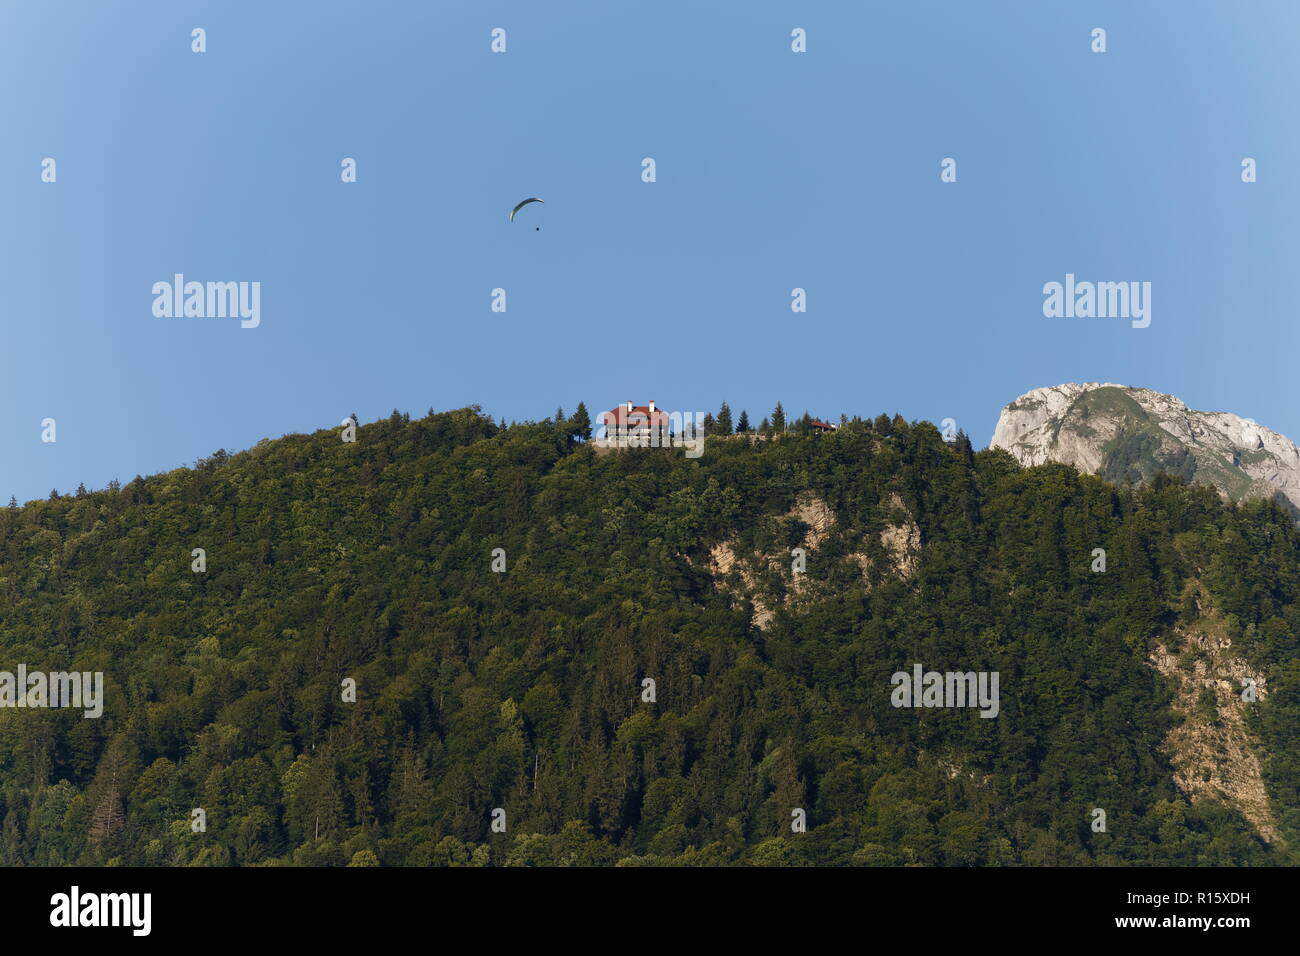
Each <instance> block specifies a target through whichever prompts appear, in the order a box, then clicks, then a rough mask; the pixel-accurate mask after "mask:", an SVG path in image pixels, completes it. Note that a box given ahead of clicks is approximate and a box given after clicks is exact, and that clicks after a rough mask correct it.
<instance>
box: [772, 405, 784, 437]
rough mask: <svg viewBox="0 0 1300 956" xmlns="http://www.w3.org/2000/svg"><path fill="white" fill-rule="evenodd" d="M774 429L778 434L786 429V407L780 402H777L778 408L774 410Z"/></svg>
mask: <svg viewBox="0 0 1300 956" xmlns="http://www.w3.org/2000/svg"><path fill="white" fill-rule="evenodd" d="M772 431H774V432H776V433H777V434H778V435H779V434H781V432H783V431H785V409H784V408H782V407H781V403H780V402H777V403H776V408H774V409H773V410H772Z"/></svg>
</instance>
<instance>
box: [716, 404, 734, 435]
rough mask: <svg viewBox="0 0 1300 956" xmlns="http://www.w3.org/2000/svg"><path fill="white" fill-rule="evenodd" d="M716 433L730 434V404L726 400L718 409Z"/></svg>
mask: <svg viewBox="0 0 1300 956" xmlns="http://www.w3.org/2000/svg"><path fill="white" fill-rule="evenodd" d="M717 433H718V434H719V435H730V434H731V406H730V405H728V404H727V403H726V402H723V403H722V407H721V408H720V409H718V421H717Z"/></svg>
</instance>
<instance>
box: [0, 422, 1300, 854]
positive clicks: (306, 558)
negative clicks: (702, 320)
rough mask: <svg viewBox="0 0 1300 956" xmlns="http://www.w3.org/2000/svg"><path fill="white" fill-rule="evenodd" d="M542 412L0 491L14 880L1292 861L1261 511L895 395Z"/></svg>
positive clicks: (1292, 550)
mask: <svg viewBox="0 0 1300 956" xmlns="http://www.w3.org/2000/svg"><path fill="white" fill-rule="evenodd" d="M557 419H558V420H552V421H541V422H536V423H525V424H519V425H511V426H510V427H508V428H505V427H498V426H497V425H496V424H494V423H493V422H492V421H491V420H490V419H489V418H488V417H486V416H484V415H482V414H481V413H480V412H479V411H478V410H477V409H476V408H467V409H460V410H457V411H452V412H444V413H437V414H435V413H432V412H430V414H429V415H428V416H426V417H423V418H416V419H412V418H408V417H407V416H405V415H402V414H398V413H396V412H395V413H394V414H393V416H392V417H390V418H387V419H384V420H381V421H377V422H373V423H369V424H365V425H361V426H360V427H358V428H357V429H356V435H355V438H356V440H355V441H352V442H349V441H346V440H342V439H343V438H344V437H345V436H346V434H347V433H346V431H345V432H342V433H341V432H340V430H339V429H323V430H321V431H318V432H315V433H313V434H306V435H289V436H285V437H282V438H279V439H275V440H269V441H264V442H260V443H259V444H258V445H257V446H255V447H253V448H251V449H249V450H247V451H244V452H240V453H237V454H227V453H226V452H224V451H220V452H217V453H215V454H214V455H212V456H211V457H210V458H206V459H202V460H200V461H199V462H197V463H196V465H195V467H193V468H180V469H176V470H174V471H170V472H167V473H165V474H160V475H155V476H153V477H149V478H141V477H137V478H135V479H134V480H132V481H130V482H127V483H126V484H124V485H122V486H120V487H119V486H118V485H117V483H116V482H115V483H113V485H111V486H110V488H109V489H107V490H103V491H90V492H86V491H84V490H83V491H79V492H78V493H77V494H76V495H67V496H65V495H52V496H51V499H50V500H46V501H34V502H29V503H28V504H26V505H25V506H23V507H11V508H0V705H4V706H0V864H3V865H11V866H12V865H31V864H36V865H46V866H56V865H62V864H68V863H82V864H91V865H107V864H124V865H149V866H190V865H193V866H226V865H240V866H251V865H270V866H278V865H301V866H314V865H321V866H326V865H328V866H344V865H375V864H379V865H408V866H453V865H524V866H533V865H575V864H588V865H602V866H603V865H625V866H632V865H686V864H690V865H904V864H914V865H934V866H973V865H1012V864H1039V865H1058V864H1059V865H1073V864H1078V865H1144V866H1145V865H1156V864H1198V865H1228V864H1240V865H1270V864H1283V865H1294V864H1295V863H1296V862H1297V854H1296V850H1295V848H1296V847H1297V846H1300V730H1298V728H1300V642H1297V638H1296V635H1297V634H1300V528H1298V527H1297V525H1296V523H1295V522H1294V521H1293V520H1291V517H1290V516H1289V515H1288V514H1287V513H1285V512H1284V511H1283V510H1282V509H1281V508H1280V507H1279V506H1278V505H1277V504H1275V503H1273V502H1269V501H1249V502H1246V503H1245V504H1244V505H1242V506H1240V507H1235V506H1232V505H1230V504H1228V503H1226V502H1224V501H1223V500H1222V499H1221V498H1220V497H1219V496H1218V495H1217V494H1216V493H1215V492H1213V491H1212V490H1210V489H1208V488H1204V487H1199V486H1196V485H1188V484H1186V483H1184V482H1183V481H1181V480H1179V479H1178V478H1175V477H1171V476H1168V475H1164V474H1157V475H1155V476H1154V477H1153V478H1152V479H1151V480H1150V481H1148V482H1146V483H1144V484H1143V485H1141V486H1138V487H1129V486H1126V485H1115V484H1111V483H1108V482H1106V481H1103V480H1102V479H1100V478H1097V477H1095V476H1090V475H1084V474H1080V473H1079V472H1078V471H1076V470H1075V469H1073V468H1070V467H1067V466H1064V465H1060V464H1055V463H1050V464H1045V465H1041V466H1037V467H1032V468H1024V467H1021V466H1020V465H1019V464H1017V463H1016V462H1015V460H1014V459H1013V458H1012V457H1011V456H1010V455H1008V454H1007V453H1006V452H1004V451H1001V450H997V449H986V450H983V451H979V452H975V451H974V450H973V449H972V448H971V445H970V442H969V441H968V440H966V438H965V436H963V435H958V436H957V439H956V440H955V441H953V442H945V441H944V440H943V437H942V436H941V435H940V434H939V432H938V431H937V430H936V429H935V428H934V426H932V425H930V424H928V423H924V422H921V423H910V424H909V423H907V422H905V421H903V420H902V419H901V418H899V417H894V418H892V419H890V418H888V417H886V416H883V415H882V416H880V417H878V418H876V419H874V420H871V421H866V420H862V419H857V418H855V419H853V420H851V421H847V422H846V423H844V424H843V425H841V426H840V427H839V429H838V430H836V431H831V432H827V433H824V434H818V433H815V432H812V430H811V428H804V427H802V426H798V427H796V428H793V429H792V430H791V431H790V432H789V433H788V434H786V433H781V432H776V433H771V434H769V435H768V436H767V440H763V441H757V440H754V439H753V437H752V436H750V435H734V436H722V435H716V434H715V435H712V436H710V437H709V438H708V441H707V443H706V446H705V447H704V450H703V454H702V455H701V456H700V457H698V458H690V457H687V456H686V455H685V454H684V453H683V449H681V448H636V449H628V450H619V451H610V450H608V449H605V450H602V451H601V452H600V453H598V451H597V449H595V448H594V447H592V445H593V443H591V442H587V441H583V440H582V439H583V437H584V435H586V434H587V432H588V429H587V427H586V425H585V424H584V422H583V421H582V416H575V417H574V418H573V419H569V420H567V421H565V420H563V419H562V416H557ZM198 549H202V554H201V555H198V554H196V551H197V550H198ZM1102 552H1104V554H1102ZM200 558H202V560H200ZM1099 562H1101V563H1100V564H1099ZM20 669H22V670H23V671H24V673H26V675H27V677H28V679H29V680H30V678H31V675H32V674H33V673H35V672H41V673H48V672H51V671H54V672H71V671H78V672H85V673H88V674H94V673H101V674H102V675H103V698H102V714H101V715H100V716H95V714H94V713H93V712H92V713H89V716H87V713H83V710H80V709H71V708H58V709H55V708H40V707H34V706H28V707H24V708H19V707H16V706H9V705H12V704H13V703H14V702H15V701H14V696H13V688H14V684H13V681H14V677H15V675H16V674H17V673H18V672H19V670H20ZM918 671H919V672H920V673H921V675H922V676H923V678H924V679H923V685H924V686H923V688H922V692H921V693H919V694H916V695H915V696H912V694H911V692H910V690H909V692H908V696H907V697H906V698H905V697H900V692H901V691H903V689H904V688H905V687H909V688H910V687H911V686H912V685H911V683H910V681H909V678H910V677H913V676H914V675H917V673H918ZM931 673H933V674H937V675H940V682H939V685H934V684H932V683H931V681H930V678H929V676H928V675H929V674H931ZM6 674H8V675H9V676H8V677H6ZM947 675H952V677H951V678H950V677H949V676H947ZM963 675H969V677H970V681H971V682H970V683H969V684H966V683H963V681H964V680H965V678H964V676H963ZM900 677H901V678H902V683H901V684H900V683H899V678H900ZM952 678H957V680H953V679H952ZM1243 687H1247V688H1248V689H1249V691H1250V693H1249V694H1248V695H1247V694H1245V692H1244V691H1243V690H1242V688H1243ZM967 688H969V691H970V696H969V697H967V696H966V695H965V694H964V693H962V691H963V690H965V689H967ZM6 689H7V690H6ZM932 691H933V694H932V693H931V692H932ZM985 691H988V692H989V695H988V697H987V699H986V698H985V697H984V693H985ZM6 694H8V697H7V699H6ZM977 697H978V698H979V700H978V701H977V700H976V698H977ZM963 698H965V699H963ZM27 699H28V700H30V701H35V700H36V697H35V695H34V693H33V694H29V695H28V697H27ZM977 703H978V704H979V706H978V707H977V706H976V704H977ZM916 704H919V705H920V706H912V705H916ZM939 705H944V706H939ZM1099 810H1100V811H1102V812H1103V814H1104V821H1103V820H1102V818H1100V817H1099V816H1098V814H1097V811H1099ZM196 811H202V814H201V815H199V814H196ZM1099 824H1103V825H1101V826H1100V827H1099Z"/></svg>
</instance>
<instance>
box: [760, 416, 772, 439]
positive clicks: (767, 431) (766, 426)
mask: <svg viewBox="0 0 1300 956" xmlns="http://www.w3.org/2000/svg"><path fill="white" fill-rule="evenodd" d="M758 431H759V433H760V434H763V435H766V436H767V437H768V438H771V437H772V423H771V422H769V421H768V420H767V419H766V418H764V419H763V420H762V422H760V423H759V426H758Z"/></svg>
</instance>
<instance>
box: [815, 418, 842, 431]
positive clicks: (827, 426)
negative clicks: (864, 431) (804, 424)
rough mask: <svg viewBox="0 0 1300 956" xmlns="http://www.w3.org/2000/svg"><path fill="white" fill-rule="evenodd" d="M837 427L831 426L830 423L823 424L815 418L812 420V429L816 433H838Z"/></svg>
mask: <svg viewBox="0 0 1300 956" xmlns="http://www.w3.org/2000/svg"><path fill="white" fill-rule="evenodd" d="M839 427H840V426H839V425H832V424H831V423H830V422H823V421H821V420H819V419H816V418H814V419H813V420H812V429H813V431H815V432H818V433H821V432H833V431H838V430H839Z"/></svg>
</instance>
